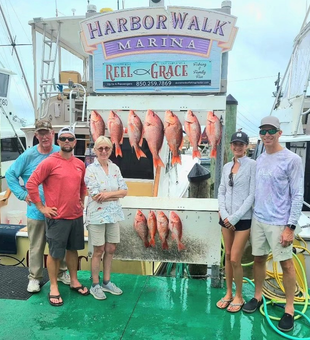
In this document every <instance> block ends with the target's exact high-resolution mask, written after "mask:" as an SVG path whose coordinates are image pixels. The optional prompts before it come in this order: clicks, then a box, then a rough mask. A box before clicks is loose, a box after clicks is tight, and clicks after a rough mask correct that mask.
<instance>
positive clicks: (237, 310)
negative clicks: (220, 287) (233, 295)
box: [226, 300, 245, 313]
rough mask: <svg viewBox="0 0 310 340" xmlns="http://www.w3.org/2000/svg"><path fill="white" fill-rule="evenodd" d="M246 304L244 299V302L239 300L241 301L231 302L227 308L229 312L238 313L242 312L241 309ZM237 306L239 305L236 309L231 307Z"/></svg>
mask: <svg viewBox="0 0 310 340" xmlns="http://www.w3.org/2000/svg"><path fill="white" fill-rule="evenodd" d="M244 304H245V301H244V300H242V302H239V303H233V302H231V303H230V305H229V306H228V307H227V309H226V310H227V312H229V313H238V312H240V310H241V308H242V307H243V305H244ZM235 307H237V308H236V309H231V308H235Z"/></svg>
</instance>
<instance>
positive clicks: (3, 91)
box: [0, 73, 9, 97]
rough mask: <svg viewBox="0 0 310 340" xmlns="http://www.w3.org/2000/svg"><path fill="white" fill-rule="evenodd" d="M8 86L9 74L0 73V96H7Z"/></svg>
mask: <svg viewBox="0 0 310 340" xmlns="http://www.w3.org/2000/svg"><path fill="white" fill-rule="evenodd" d="M8 87H9V75H8V74H3V73H0V97H7V95H8Z"/></svg>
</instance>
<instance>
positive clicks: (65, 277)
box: [57, 272, 71, 285]
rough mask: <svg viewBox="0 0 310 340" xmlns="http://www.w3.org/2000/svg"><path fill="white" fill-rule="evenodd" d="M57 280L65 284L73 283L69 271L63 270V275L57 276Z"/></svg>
mask: <svg viewBox="0 0 310 340" xmlns="http://www.w3.org/2000/svg"><path fill="white" fill-rule="evenodd" d="M57 281H60V282H62V283H63V284H65V285H69V284H70V283H71V278H70V274H69V273H68V272H62V273H61V275H59V276H58V277H57Z"/></svg>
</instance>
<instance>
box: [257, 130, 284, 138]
mask: <svg viewBox="0 0 310 340" xmlns="http://www.w3.org/2000/svg"><path fill="white" fill-rule="evenodd" d="M278 131H279V130H278V129H270V130H260V131H259V134H260V135H262V136H265V135H266V134H267V132H268V133H269V134H270V135H275V134H276V133H277V132H278Z"/></svg>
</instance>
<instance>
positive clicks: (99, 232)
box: [87, 223, 120, 247]
mask: <svg viewBox="0 0 310 340" xmlns="http://www.w3.org/2000/svg"><path fill="white" fill-rule="evenodd" d="M87 229H88V238H89V240H90V243H91V244H92V245H93V246H96V247H99V246H102V245H104V244H105V243H119V242H120V230H119V223H105V224H89V225H88V226H87Z"/></svg>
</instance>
